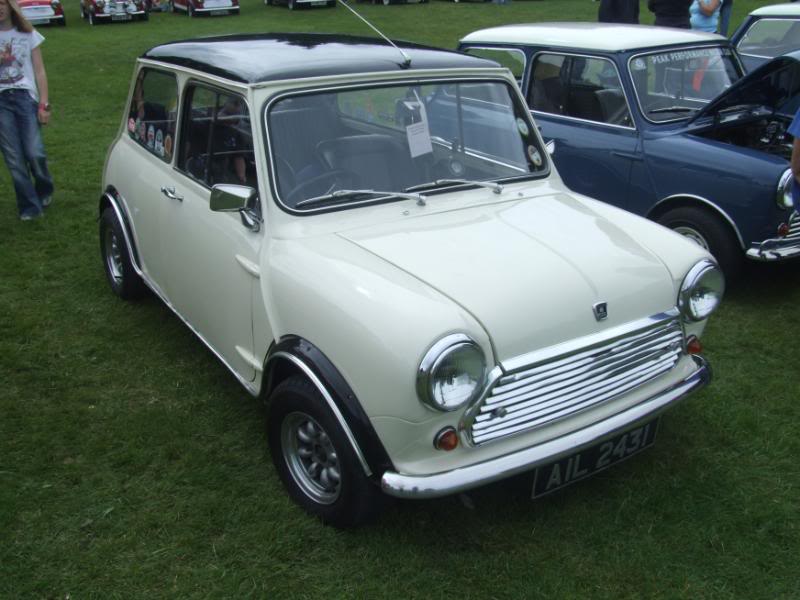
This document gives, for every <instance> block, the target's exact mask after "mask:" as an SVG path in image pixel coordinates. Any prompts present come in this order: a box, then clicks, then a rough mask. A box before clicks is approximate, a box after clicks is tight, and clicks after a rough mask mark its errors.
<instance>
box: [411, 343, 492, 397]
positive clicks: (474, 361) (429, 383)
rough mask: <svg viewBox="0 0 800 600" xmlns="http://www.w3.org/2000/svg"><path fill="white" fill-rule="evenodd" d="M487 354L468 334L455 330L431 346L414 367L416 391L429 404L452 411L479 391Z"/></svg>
mask: <svg viewBox="0 0 800 600" xmlns="http://www.w3.org/2000/svg"><path fill="white" fill-rule="evenodd" d="M485 379H486V358H485V357H484V355H483V350H481V348H480V346H478V344H476V343H475V342H474V341H473V340H472V339H471V338H469V337H468V336H466V335H464V334H462V333H454V334H451V335H447V336H445V337H443V338H442V339H440V340H439V341H438V342H436V343H435V344H433V346H431V348H430V350H428V351H427V352H426V353H425V356H424V357H423V359H422V361H421V362H420V364H419V368H418V369H417V395H418V396H419V399H420V400H421V401H422V402H423V403H424V404H425V405H426V406H429V407H430V408H433V409H434V410H437V411H442V412H451V411H454V410H458V409H459V408H461V407H463V406H465V405H466V404H469V403H470V402H471V401H472V400H474V399H475V398H476V397H477V396H478V394H480V392H481V390H482V388H483V384H484V381H485Z"/></svg>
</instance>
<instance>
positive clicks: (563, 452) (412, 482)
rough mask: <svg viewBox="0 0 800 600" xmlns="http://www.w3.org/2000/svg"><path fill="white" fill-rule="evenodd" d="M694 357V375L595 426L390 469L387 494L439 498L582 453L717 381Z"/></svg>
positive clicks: (385, 485)
mask: <svg viewBox="0 0 800 600" xmlns="http://www.w3.org/2000/svg"><path fill="white" fill-rule="evenodd" d="M692 358H693V359H694V361H695V364H696V365H697V368H696V369H695V370H694V371H693V372H692V374H691V375H689V376H688V377H686V378H685V379H683V380H682V381H680V382H678V383H676V384H675V385H673V386H672V387H670V388H668V389H667V390H664V391H662V392H660V393H659V394H657V395H655V396H653V397H651V398H648V399H647V400H645V401H643V402H641V403H639V404H637V405H635V406H632V407H631V408H629V409H628V410H625V411H623V412H621V413H618V414H616V415H614V416H612V417H609V418H608V419H605V420H603V421H598V422H597V423H593V424H592V425H590V426H589V427H586V428H584V429H579V430H578V431H574V432H572V433H570V434H568V435H565V436H562V437H559V438H556V439H554V440H550V441H549V442H545V443H543V444H538V445H536V446H532V447H530V448H525V449H524V450H520V451H518V452H515V453H513V454H507V455H505V456H500V457H498V458H494V459H491V460H487V461H485V462H482V463H478V464H475V465H470V466H467V467H462V468H460V469H454V470H452V471H446V472H444V473H435V474H433V475H404V474H402V473H395V472H393V471H387V472H386V473H384V474H383V477H382V478H381V488H382V489H383V491H384V492H385V493H386V494H388V495H390V496H395V497H398V498H415V499H424V498H438V497H440V496H447V495H449V494H456V493H459V492H463V491H465V490H469V489H472V488H475V487H479V486H482V485H486V484H488V483H491V482H493V481H499V480H501V479H506V478H508V477H512V476H514V475H517V474H519V473H523V472H525V471H529V470H531V469H534V468H536V467H538V466H540V465H545V464H548V463H551V462H553V461H555V460H558V459H560V458H563V457H565V456H568V455H571V454H574V453H576V452H580V451H581V450H583V449H585V448H588V447H590V446H592V445H594V444H597V443H599V442H602V441H603V440H605V439H607V438H611V437H613V436H615V435H617V434H618V433H621V432H622V431H625V430H626V429H630V428H633V427H636V426H637V425H639V424H641V423H644V422H645V421H648V420H650V419H652V418H654V417H655V416H656V415H658V414H659V413H661V412H662V411H664V410H666V409H667V408H669V407H670V406H671V405H672V404H674V403H676V402H678V401H679V400H682V399H683V398H685V397H686V396H688V395H689V394H690V393H692V392H694V391H696V390H698V389H700V388H702V387H703V386H705V385H706V384H707V383H708V382H709V381H711V368H710V367H709V365H708V363H707V362H706V361H705V359H704V358H702V357H700V356H693V357H692Z"/></svg>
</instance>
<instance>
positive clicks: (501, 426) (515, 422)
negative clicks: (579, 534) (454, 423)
mask: <svg viewBox="0 0 800 600" xmlns="http://www.w3.org/2000/svg"><path fill="white" fill-rule="evenodd" d="M683 352H684V350H683V329H682V327H681V324H680V322H679V320H678V319H677V318H676V317H675V316H674V315H672V316H671V317H670V318H667V319H664V320H661V321H659V322H656V323H655V324H652V325H648V326H647V327H645V328H642V329H637V330H635V331H633V332H628V333H626V334H625V335H623V336H617V337H613V338H611V339H605V340H600V341H595V342H594V343H593V344H591V345H590V346H588V347H583V348H580V349H578V350H573V351H571V352H568V353H565V354H560V355H556V356H550V357H548V358H547V359H545V360H542V361H539V362H535V363H533V364H530V365H527V366H524V367H521V368H518V369H516V370H515V372H513V373H509V374H507V375H504V376H502V377H500V378H499V379H498V380H497V381H496V382H495V383H494V385H493V387H492V388H491V390H490V391H489V393H488V395H487V396H486V397H485V398H484V400H483V401H482V402H481V403H480V404H479V406H478V407H475V409H476V410H475V411H474V413H473V414H474V420H473V422H472V424H471V426H470V428H469V433H470V435H471V439H472V443H473V444H475V445H479V444H483V443H486V442H490V441H494V440H497V439H500V438H504V437H506V436H509V435H514V434H516V433H520V432H523V431H527V430H530V429H533V428H536V427H541V426H542V425H545V424H548V423H552V422H554V421H558V420H560V419H564V418H567V417H569V416H571V415H574V414H576V413H579V412H581V411H584V410H588V409H590V408H592V407H595V406H597V405H599V404H602V403H605V402H608V401H611V400H613V399H614V398H618V397H620V396H621V395H622V394H625V393H627V392H630V391H631V390H633V389H634V388H636V387H639V386H641V385H644V384H646V383H647V382H649V381H652V380H653V379H655V378H656V377H658V376H660V375H663V374H664V373H666V372H668V371H670V370H671V369H672V368H673V367H674V366H675V364H676V363H677V362H678V359H679V358H680V356H681V354H682V353H683Z"/></svg>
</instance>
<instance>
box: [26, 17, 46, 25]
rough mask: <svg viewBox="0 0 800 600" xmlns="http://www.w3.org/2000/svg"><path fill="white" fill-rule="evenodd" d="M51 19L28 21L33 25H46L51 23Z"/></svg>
mask: <svg viewBox="0 0 800 600" xmlns="http://www.w3.org/2000/svg"><path fill="white" fill-rule="evenodd" d="M49 22H50V19H30V18H29V19H28V23H30V24H31V25H44V24H45V23H49Z"/></svg>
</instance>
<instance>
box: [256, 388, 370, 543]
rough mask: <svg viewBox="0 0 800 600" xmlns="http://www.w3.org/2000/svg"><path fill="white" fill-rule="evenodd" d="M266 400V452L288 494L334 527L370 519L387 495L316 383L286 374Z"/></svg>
mask: <svg viewBox="0 0 800 600" xmlns="http://www.w3.org/2000/svg"><path fill="white" fill-rule="evenodd" d="M269 405H270V406H269V417H268V423H267V433H268V439H269V448H270V453H271V454H272V461H273V463H274V464H275V468H276V470H277V471H278V475H279V476H280V478H281V481H282V482H283V485H284V486H285V487H286V489H287V491H288V492H289V495H290V496H291V497H292V499H293V500H294V501H295V502H297V503H298V504H299V505H300V506H302V507H303V508H304V509H305V510H306V511H307V512H308V513H310V514H312V515H314V516H317V517H319V518H321V519H322V521H323V522H324V523H327V524H330V525H333V526H334V527H343V528H344V527H355V526H357V525H361V524H363V523H365V522H367V521H369V520H370V519H372V518H373V517H374V516H375V515H376V514H377V513H378V512H379V510H380V508H381V506H382V505H383V501H384V498H385V497H384V496H383V494H382V493H381V491H380V490H379V488H378V486H377V485H376V484H373V483H372V482H371V481H370V480H369V479H367V477H366V475H365V474H364V470H363V469H362V467H361V463H360V462H359V461H358V459H357V457H356V455H355V452H354V451H353V449H352V447H351V446H350V443H349V442H348V440H347V437H346V436H345V434H344V432H343V431H342V428H341V426H340V425H339V423H338V421H337V420H336V419H335V417H334V416H333V413H332V412H331V411H330V409H329V408H328V406H327V404H326V403H325V400H324V399H323V397H322V396H321V394H320V393H319V391H318V390H317V388H315V387H314V386H313V385H311V383H309V382H308V380H306V379H305V378H303V377H300V376H294V377H290V378H289V379H286V380H285V381H283V382H282V383H281V384H280V385H278V387H276V388H275V390H274V391H273V392H272V394H271V395H270V398H269Z"/></svg>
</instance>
